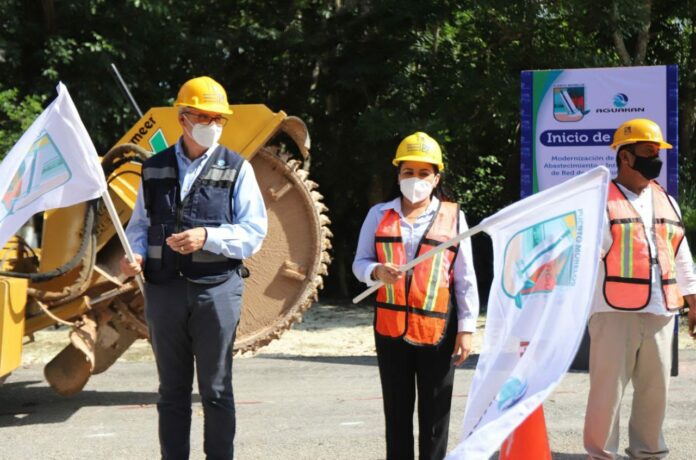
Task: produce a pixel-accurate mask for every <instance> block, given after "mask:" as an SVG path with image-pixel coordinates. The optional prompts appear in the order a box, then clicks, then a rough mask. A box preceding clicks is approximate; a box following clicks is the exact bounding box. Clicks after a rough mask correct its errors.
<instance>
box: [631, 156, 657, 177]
mask: <svg viewBox="0 0 696 460" xmlns="http://www.w3.org/2000/svg"><path fill="white" fill-rule="evenodd" d="M631 155H633V158H635V160H636V161H634V162H633V169H635V170H636V171H638V172H639V173H640V174H641V176H643V177H645V178H646V179H648V180H652V179H655V178H656V177H657V176H659V175H660V171H661V170H662V160H660V157H659V156H655V157H651V158H645V157H639V156H638V155H636V154H635V153H633V152H631Z"/></svg>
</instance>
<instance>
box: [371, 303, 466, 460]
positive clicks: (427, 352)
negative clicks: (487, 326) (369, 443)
mask: <svg viewBox="0 0 696 460" xmlns="http://www.w3.org/2000/svg"><path fill="white" fill-rule="evenodd" d="M450 316H451V318H450V320H449V323H448V326H447V333H446V336H445V337H444V339H443V340H442V342H440V344H439V345H437V346H435V347H419V346H415V345H411V344H409V343H407V342H405V341H403V340H402V339H392V338H386V337H381V336H379V335H377V334H375V345H376V348H377V363H378V365H379V377H380V381H381V383H382V398H383V400H384V419H385V423H386V427H385V428H386V429H385V432H386V441H387V455H386V458H387V460H413V458H414V446H413V441H414V439H413V410H414V407H415V402H416V391H417V393H418V428H419V429H418V432H419V435H418V451H419V458H420V460H442V459H443V458H444V457H445V453H446V452H447V437H448V434H449V420H450V408H451V407H452V389H453V387H454V366H453V365H452V351H454V343H455V339H456V336H457V318H456V315H455V314H453V315H450Z"/></svg>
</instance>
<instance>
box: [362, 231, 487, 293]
mask: <svg viewBox="0 0 696 460" xmlns="http://www.w3.org/2000/svg"><path fill="white" fill-rule="evenodd" d="M483 228H484V227H483V226H481V225H477V226H475V227H472V228H470V229H469V230H467V231H465V232H464V233H460V234H459V235H457V236H455V237H453V238H451V239H449V240H447V241H445V242H444V243H440V244H439V245H437V246H435V247H434V248H432V249H431V250H430V251H428V252H426V253H425V254H423V255H422V256H419V257H416V258H415V259H413V260H412V261H410V262H409V263H407V264H406V265H402V266H401V267H399V271H400V272H404V273H405V272H407V271H409V270H410V269H411V268H413V267H415V266H416V265H418V264H419V263H421V262H423V261H424V260H425V259H429V258H430V257H432V256H434V255H435V254H437V253H438V252H442V251H444V250H445V249H447V248H448V247H450V246H454V245H455V244H457V243H459V242H460V241H462V240H464V239H466V238H470V237H471V236H473V235H475V234H477V233H479V232H481V231H483ZM382 286H384V283H383V282H382V281H379V282H377V284H374V285H372V286H370V287H369V288H368V289H366V290H365V291H363V293H362V294H360V295H359V296H357V297H355V298H354V299H353V303H358V302H360V301H361V300H362V299H364V298H365V297H367V296H368V295H370V294H372V293H373V292H375V291H376V290H377V289H379V288H381V287H382Z"/></svg>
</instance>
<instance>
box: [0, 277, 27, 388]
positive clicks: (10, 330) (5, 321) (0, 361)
mask: <svg viewBox="0 0 696 460" xmlns="http://www.w3.org/2000/svg"><path fill="white" fill-rule="evenodd" d="M26 300H27V280H25V279H20V278H4V277H2V278H0V377H2V376H4V375H7V374H9V373H10V372H12V371H13V370H14V369H16V368H17V367H19V365H20V364H22V337H23V336H24V307H25V305H26Z"/></svg>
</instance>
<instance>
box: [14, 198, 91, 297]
mask: <svg viewBox="0 0 696 460" xmlns="http://www.w3.org/2000/svg"><path fill="white" fill-rule="evenodd" d="M98 201H99V200H98V199H95V200H90V201H88V202H87V209H85V223H84V225H83V226H82V242H81V243H80V249H79V250H78V251H77V254H75V256H74V257H73V258H72V259H70V260H69V261H68V262H67V263H65V264H63V265H61V266H60V267H58V268H55V269H53V270H51V271H48V272H41V273H22V272H5V271H0V276H8V277H11V278H24V279H29V280H31V281H32V282H35V283H40V282H43V281H49V280H52V279H54V278H57V277H59V276H61V275H64V274H65V273H67V272H69V271H70V270H72V269H73V268H75V267H77V264H78V263H80V261H81V260H82V257H83V256H84V255H85V252H87V246H88V245H89V241H90V240H91V238H88V237H87V235H91V234H92V232H93V231H94V216H95V214H96V209H97V203H98Z"/></svg>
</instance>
